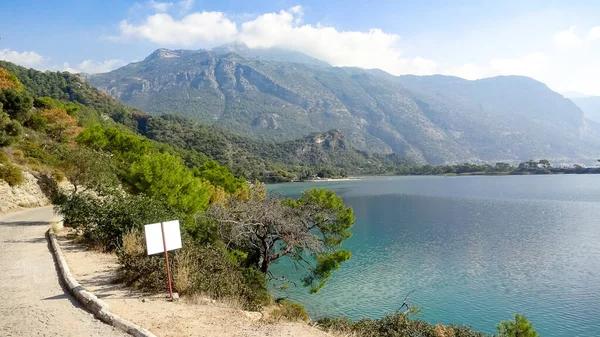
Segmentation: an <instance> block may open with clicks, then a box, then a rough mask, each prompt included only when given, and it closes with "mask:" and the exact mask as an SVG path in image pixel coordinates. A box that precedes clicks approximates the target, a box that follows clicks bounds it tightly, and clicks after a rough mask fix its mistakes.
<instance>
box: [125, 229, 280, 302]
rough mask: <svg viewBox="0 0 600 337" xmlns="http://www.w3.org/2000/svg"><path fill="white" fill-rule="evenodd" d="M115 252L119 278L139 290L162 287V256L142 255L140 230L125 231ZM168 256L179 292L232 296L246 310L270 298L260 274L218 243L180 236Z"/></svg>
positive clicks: (142, 246) (221, 297) (163, 267)
mask: <svg viewBox="0 0 600 337" xmlns="http://www.w3.org/2000/svg"><path fill="white" fill-rule="evenodd" d="M117 254H118V257H119V264H120V266H121V268H120V269H119V274H120V279H121V281H123V282H125V283H126V284H128V285H130V286H134V287H136V288H138V289H141V290H143V291H149V292H158V291H166V285H167V280H166V277H167V275H166V268H165V260H164V256H163V255H162V254H157V255H153V256H147V255H146V247H145V244H144V236H143V234H142V233H141V231H136V230H134V231H131V232H127V233H126V234H125V236H124V237H123V246H122V248H121V249H119V250H118V253H117ZM169 257H170V258H169V262H170V263H171V271H172V277H173V288H174V291H177V292H179V293H180V294H182V295H186V294H204V295H208V296H211V297H213V298H216V299H234V300H235V301H236V302H240V303H242V304H243V306H244V307H245V308H246V309H248V310H257V309H259V308H260V307H261V306H263V305H265V304H268V303H269V302H270V299H271V298H270V296H269V294H268V293H267V289H266V281H265V278H264V275H262V273H260V272H258V271H256V270H252V269H248V268H242V267H240V266H239V265H238V264H236V263H235V262H234V261H233V260H232V259H231V258H230V257H229V254H228V253H227V251H226V250H225V247H224V246H223V245H222V244H213V245H206V246H199V245H195V244H194V243H193V242H191V241H190V240H184V244H183V248H182V249H179V250H176V251H174V252H170V253H169Z"/></svg>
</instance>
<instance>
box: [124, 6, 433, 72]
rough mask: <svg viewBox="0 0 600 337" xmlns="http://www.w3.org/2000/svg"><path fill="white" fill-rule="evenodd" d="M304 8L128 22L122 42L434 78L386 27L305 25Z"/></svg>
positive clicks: (429, 68) (426, 64)
mask: <svg viewBox="0 0 600 337" xmlns="http://www.w3.org/2000/svg"><path fill="white" fill-rule="evenodd" d="M302 16H303V8H302V7H301V6H295V7H292V8H290V9H289V10H287V11H286V10H282V11H280V12H279V13H265V14H262V15H260V16H258V17H257V18H255V19H254V20H249V21H246V22H243V23H242V24H241V26H240V29H238V27H237V25H236V24H235V23H234V22H233V21H232V20H230V19H229V18H227V17H226V16H225V14H224V13H221V12H200V13H192V14H189V15H187V16H185V17H183V18H182V19H180V20H177V19H175V18H173V17H172V16H170V15H168V14H154V15H152V16H150V17H148V18H147V19H146V21H145V22H142V23H140V24H132V23H129V22H127V21H122V22H121V24H120V25H119V28H120V31H121V34H120V36H118V37H113V39H116V40H123V39H130V38H134V37H137V38H143V39H147V40H150V41H152V42H154V43H157V44H160V45H165V46H183V47H192V46H205V45H207V44H208V45H210V44H213V45H214V44H222V43H226V42H231V41H238V42H242V43H245V44H246V45H248V46H249V47H250V48H269V47H280V48H285V49H289V50H295V51H299V52H303V53H305V54H307V55H310V56H312V57H315V58H317V59H321V60H324V61H326V62H329V63H330V64H332V65H334V66H357V67H362V68H380V69H383V70H385V71H388V72H390V73H392V74H405V73H414V74H432V73H434V72H435V69H436V68H437V63H436V62H434V61H432V60H427V59H425V58H422V57H415V58H407V57H404V56H403V55H402V50H401V49H400V48H399V41H400V36H398V35H396V34H388V33H385V32H383V31H382V30H380V29H370V30H368V31H339V30H337V29H336V28H334V27H329V26H321V25H320V24H317V25H310V24H305V25H301V22H302Z"/></svg>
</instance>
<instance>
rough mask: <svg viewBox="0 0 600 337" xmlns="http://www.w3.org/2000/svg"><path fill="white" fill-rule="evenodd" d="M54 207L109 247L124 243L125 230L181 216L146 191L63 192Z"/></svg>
mask: <svg viewBox="0 0 600 337" xmlns="http://www.w3.org/2000/svg"><path fill="white" fill-rule="evenodd" d="M54 208H55V211H56V212H57V213H58V214H60V215H61V216H62V217H63V219H64V222H65V225H69V226H73V227H78V228H81V229H82V230H83V233H84V237H85V238H86V239H87V240H88V241H89V242H91V243H94V244H100V245H102V246H103V247H104V249H105V250H107V251H111V250H115V249H117V248H119V247H121V245H122V237H123V234H124V233H127V232H128V231H131V230H134V229H136V230H140V231H141V230H142V229H143V226H144V225H146V224H149V223H156V222H160V221H167V220H173V219H180V218H182V216H181V213H179V212H177V211H176V210H175V209H173V208H172V207H169V206H167V205H165V204H164V203H163V202H161V201H159V200H157V199H156V198H153V197H150V196H147V195H144V194H137V195H122V194H118V193H117V194H114V195H109V196H105V197H103V198H96V197H94V196H92V195H90V194H85V193H83V194H82V193H76V194H71V195H62V196H61V197H60V198H59V199H58V200H57V201H56V205H55V207H54Z"/></svg>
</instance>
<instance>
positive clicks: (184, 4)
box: [177, 0, 194, 12]
mask: <svg viewBox="0 0 600 337" xmlns="http://www.w3.org/2000/svg"><path fill="white" fill-rule="evenodd" d="M177 4H178V5H179V7H180V8H181V10H182V11H183V12H188V11H189V10H190V9H192V6H194V0H182V1H179V2H178V3H177Z"/></svg>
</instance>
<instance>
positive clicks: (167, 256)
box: [160, 222, 173, 299]
mask: <svg viewBox="0 0 600 337" xmlns="http://www.w3.org/2000/svg"><path fill="white" fill-rule="evenodd" d="M160 231H161V232H162V241H163V247H164V249H165V261H167V280H169V297H170V298H171V299H173V286H172V285H171V267H170V266H169V251H168V250H167V241H166V240H165V223H164V222H161V223H160Z"/></svg>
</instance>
